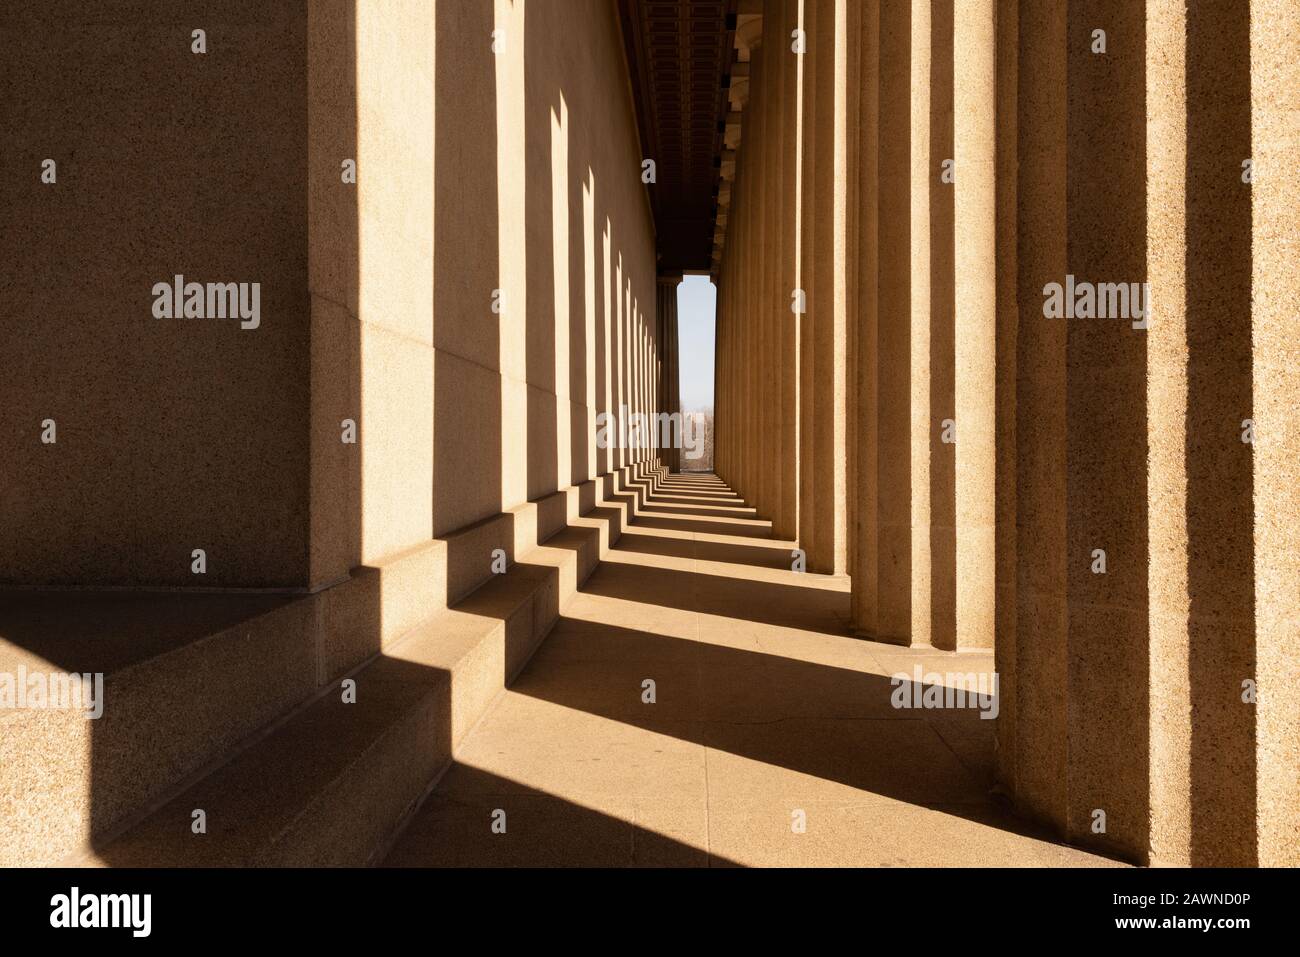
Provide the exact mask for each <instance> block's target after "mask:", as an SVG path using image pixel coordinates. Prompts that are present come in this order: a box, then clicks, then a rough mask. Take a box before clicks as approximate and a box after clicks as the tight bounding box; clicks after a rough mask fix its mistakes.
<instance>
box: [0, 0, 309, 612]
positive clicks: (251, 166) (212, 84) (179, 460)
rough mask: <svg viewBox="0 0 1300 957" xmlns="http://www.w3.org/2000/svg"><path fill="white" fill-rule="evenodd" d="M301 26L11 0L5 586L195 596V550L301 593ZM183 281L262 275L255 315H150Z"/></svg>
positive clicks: (273, 10) (257, 11) (241, 9)
mask: <svg viewBox="0 0 1300 957" xmlns="http://www.w3.org/2000/svg"><path fill="white" fill-rule="evenodd" d="M306 19H307V7H306V5H305V4H274V5H268V4H265V3H261V2H258V0H236V2H233V3H224V2H221V3H218V2H203V3H197V4H192V5H187V6H185V7H172V6H167V5H163V6H159V5H158V4H155V3H149V2H145V0H114V2H110V3H105V4H101V5H97V6H96V7H95V8H94V9H93V10H88V9H87V8H86V6H85V5H84V4H81V3H72V2H62V0H58V2H49V3H11V4H5V5H4V7H3V9H0V36H3V37H4V38H5V39H4V43H3V56H2V57H0V60H2V61H3V64H4V66H3V70H4V86H5V90H6V96H5V104H4V107H3V117H4V120H3V125H4V128H5V131H6V132H5V136H6V139H7V141H8V143H9V146H8V147H7V148H6V150H5V156H4V160H3V161H2V162H3V167H2V168H0V182H3V186H2V187H0V190H2V191H3V192H2V194H0V205H2V206H3V207H4V209H5V227H4V229H3V230H0V256H2V257H3V261H4V262H5V264H6V266H5V269H4V271H3V278H2V279H0V292H2V293H3V296H4V299H5V301H6V302H7V303H8V304H9V305H8V306H7V311H6V320H5V334H4V338H5V353H6V356H7V359H8V371H7V373H6V374H5V375H4V377H3V382H0V407H2V408H3V409H4V421H5V427H4V428H3V429H0V458H3V460H4V462H5V481H4V487H3V492H0V525H3V527H4V528H5V529H6V533H5V534H4V536H3V537H0V583H20V584H24V585H47V584H60V585H62V584H102V585H110V584H111V585H144V584H167V585H185V586H193V585H194V584H196V582H195V579H196V578H198V577H199V576H195V575H193V574H192V573H191V570H190V568H191V552H192V551H193V550H194V549H196V548H202V549H204V550H205V551H206V553H207V573H206V575H205V576H203V577H202V581H201V583H202V584H204V585H207V586H218V587H219V586H230V585H275V586H300V585H303V584H305V583H306V581H307V576H308V568H307V562H308V545H307V543H308V498H309V495H308V434H309V430H308V394H309V386H310V382H309V368H308V341H309V318H310V314H309V306H308V297H307V252H308V249H307V229H308V211H307V192H308V191H307V153H308V150H307V109H306V105H307V43H306V37H307V30H306ZM196 28H203V29H205V30H206V32H207V52H206V53H204V54H196V53H193V52H191V44H192V40H191V31H192V30H194V29H196ZM269 90H274V91H275V95H274V96H268V95H267V91H269ZM47 158H49V159H53V160H54V161H55V163H56V164H57V166H56V176H57V179H56V181H55V182H54V183H51V184H47V183H43V182H42V181H41V172H42V162H43V160H45V159H47ZM178 274H180V275H183V276H185V278H186V280H187V281H196V282H204V283H207V282H250V283H251V282H258V283H260V284H261V285H260V325H259V326H258V328H256V329H241V328H240V326H239V323H238V322H235V321H233V320H228V319H227V320H221V319H189V320H186V319H158V318H154V316H153V311H152V306H153V298H154V297H153V295H152V288H153V285H154V283H156V282H159V281H167V282H170V281H172V278H173V277H174V276H176V275H178ZM47 419H52V420H54V422H55V424H56V428H57V442H56V443H55V444H44V443H42V441H41V434H42V423H43V421H44V420H47Z"/></svg>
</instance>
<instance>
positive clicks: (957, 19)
mask: <svg viewBox="0 0 1300 957" xmlns="http://www.w3.org/2000/svg"><path fill="white" fill-rule="evenodd" d="M765 10H766V11H767V14H768V15H767V17H765V21H766V22H765V29H764V39H763V42H762V46H761V48H759V49H758V50H756V51H754V53H753V56H752V63H751V92H750V103H749V105H748V109H747V111H746V114H745V123H744V142H743V143H742V145H741V150H740V155H739V158H738V163H737V174H736V182H735V184H734V187H733V199H732V203H731V214H730V216H731V221H730V222H729V223H728V226H727V236H726V245H725V249H724V254H723V260H722V264H721V269H720V274H719V280H718V281H719V289H720V291H719V323H718V324H719V358H718V375H719V379H718V386H719V399H718V401H719V416H718V450H719V452H718V455H719V457H718V469H719V471H720V473H722V474H723V476H724V478H726V479H727V481H728V482H730V483H732V484H733V485H734V486H735V487H737V488H738V489H740V490H741V491H742V493H743V494H745V495H746V497H747V498H749V499H751V500H752V501H753V502H754V503H755V504H756V505H757V507H758V508H759V510H760V513H762V514H765V515H768V516H771V517H772V518H773V520H774V522H775V523H776V525H777V529H778V532H779V533H781V534H785V535H789V536H791V537H794V538H797V541H798V543H799V545H800V547H802V548H804V549H805V550H806V551H807V553H808V559H809V562H808V567H809V569H810V570H814V571H823V572H830V573H835V572H841V571H845V570H847V571H848V573H849V574H850V575H851V576H852V585H853V605H852V620H853V626H854V627H855V629H857V631H858V632H859V633H860V634H862V635H864V636H867V637H871V638H874V639H877V640H883V641H889V642H895V643H902V644H909V645H913V646H933V647H935V648H939V649H950V650H983V651H988V650H993V651H994V653H995V661H996V667H997V670H998V673H999V676H1000V685H1001V704H1000V718H999V727H998V745H999V754H998V761H999V773H1000V776H1001V779H1002V782H1003V785H1004V787H1005V788H1006V790H1007V791H1008V792H1009V793H1010V794H1011V795H1012V796H1013V798H1014V799H1015V800H1016V802H1017V803H1018V804H1019V805H1020V807H1021V808H1022V809H1023V810H1025V811H1026V812H1028V813H1029V814H1031V815H1033V816H1035V817H1038V818H1040V819H1042V820H1044V821H1046V822H1048V823H1050V824H1051V825H1053V826H1054V827H1055V828H1056V829H1057V830H1058V831H1060V832H1061V833H1062V834H1063V835H1065V836H1067V837H1068V838H1070V839H1072V840H1076V841H1078V842H1080V843H1085V844H1089V845H1092V846H1098V847H1102V848H1104V849H1108V850H1112V851H1114V852H1116V853H1119V854H1121V855H1122V856H1125V857H1127V858H1129V859H1133V860H1138V861H1150V862H1156V863H1174V864H1177V863H1191V864H1250V863H1261V864H1266V863H1295V862H1297V861H1298V860H1300V718H1298V717H1297V713H1296V711H1295V709H1294V707H1292V706H1291V702H1292V701H1293V700H1294V698H1295V695H1296V694H1297V693H1300V665H1298V664H1297V661H1298V660H1300V659H1298V658H1297V656H1296V653H1295V652H1296V649H1295V647H1294V645H1295V642H1296V639H1297V636H1300V627H1297V625H1298V624H1300V548H1297V544H1300V542H1298V541H1297V539H1298V538H1300V532H1297V528H1300V465H1298V464H1297V463H1300V437H1297V435H1296V431H1295V430H1294V429H1290V428H1288V423H1289V421H1293V419H1291V420H1288V417H1287V416H1288V414H1290V415H1292V416H1294V414H1295V413H1296V412H1297V411H1300V373H1297V371H1296V370H1297V369H1300V363H1297V361H1296V360H1297V359H1298V358H1300V356H1298V355H1297V351H1298V349H1300V347H1298V346H1297V341H1300V336H1297V332H1300V329H1298V328H1297V326H1298V322H1297V317H1296V313H1295V303H1296V302H1297V301H1300V296H1297V292H1298V291H1300V290H1297V281H1296V277H1295V271H1294V269H1293V268H1289V267H1288V265H1287V264H1288V262H1293V261H1294V258H1295V242H1296V235H1297V223H1296V218H1297V210H1300V203H1298V202H1297V201H1296V200H1297V197H1296V187H1295V185H1294V184H1293V183H1292V182H1291V181H1290V178H1289V174H1288V170H1289V169H1290V168H1292V167H1294V165H1295V159H1296V150H1297V143H1298V141H1300V129H1298V122H1300V121H1298V120H1297V117H1298V116H1300V104H1298V103H1297V92H1296V91H1297V90H1298V89H1300V84H1298V83H1297V82H1296V80H1297V78H1298V77H1297V72H1298V71H1297V68H1296V66H1295V64H1294V60H1293V58H1292V57H1289V56H1288V51H1290V50H1293V49H1294V48H1295V45H1296V40H1297V38H1298V36H1300V26H1298V25H1297V20H1298V18H1300V13H1298V12H1297V11H1296V9H1295V8H1294V6H1288V5H1287V4H1286V3H1284V2H1280V0H1279V2H1274V0H1253V2H1251V3H1250V5H1249V11H1248V13H1249V15H1247V11H1246V8H1245V7H1234V8H1232V9H1231V10H1228V9H1226V8H1220V7H1215V8H1213V9H1211V8H1208V7H1203V6H1199V5H1198V6H1193V7H1191V8H1190V9H1189V8H1187V7H1186V5H1185V4H1183V3H1182V2H1180V0H1153V2H1152V3H1150V4H1147V5H1146V6H1145V7H1144V6H1143V5H1134V4H1132V3H1129V2H1125V0H1095V2H1089V3H1082V2H1077V0H1069V2H1066V0H1062V2H1059V3H1052V4H1036V3H1022V4H1016V3H1013V2H995V0H962V2H960V3H956V2H953V0H884V2H882V3H880V4H857V3H852V2H848V0H803V2H794V0H791V2H787V3H774V4H769V5H768V7H767V8H765ZM801 37H802V39H803V41H804V42H803V44H801V43H800V38H801ZM791 220H793V221H791ZM1067 300H1068V301H1067ZM801 306H802V307H803V308H804V311H803V312H800V311H798V310H799V308H800V307H801ZM792 307H793V311H792Z"/></svg>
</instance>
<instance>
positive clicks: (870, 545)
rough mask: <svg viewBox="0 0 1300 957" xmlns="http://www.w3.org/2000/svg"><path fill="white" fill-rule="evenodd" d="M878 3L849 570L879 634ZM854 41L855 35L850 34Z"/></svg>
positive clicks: (872, 35)
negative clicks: (853, 503) (877, 595)
mask: <svg viewBox="0 0 1300 957" xmlns="http://www.w3.org/2000/svg"><path fill="white" fill-rule="evenodd" d="M880 16H881V14H880V7H879V6H878V5H876V4H867V5H866V6H864V7H863V9H862V11H861V20H860V23H859V29H858V35H857V37H856V42H857V45H858V58H857V70H856V76H857V78H858V84H857V86H858V100H857V114H856V119H857V125H858V143H857V153H856V155H857V169H856V173H857V214H856V220H855V222H854V228H855V229H856V234H857V244H856V253H855V255H854V258H853V260H851V261H852V262H856V268H857V277H856V280H857V281H856V296H855V300H856V301H855V304H854V305H855V308H854V310H853V312H852V317H853V321H854V323H855V326H856V328H855V330H854V331H855V346H854V349H853V351H852V359H853V361H852V363H851V365H850V372H849V383H850V400H849V411H850V426H849V434H850V436H851V437H852V441H851V444H850V445H851V454H852V459H851V461H852V463H853V470H852V472H853V481H852V484H851V485H850V494H851V495H852V497H853V499H854V500H855V505H856V507H855V510H854V515H853V524H852V525H851V526H850V532H851V534H850V537H849V541H850V553H849V560H850V565H849V574H850V575H851V576H852V579H853V595H852V621H853V626H854V628H856V629H858V630H859V631H862V632H864V633H866V634H870V635H875V634H878V621H877V609H878V600H877V597H876V592H877V588H878V580H877V579H878V576H879V534H880V533H879V528H880V524H879V516H878V513H877V507H876V506H877V500H878V494H877V487H878V486H877V469H878V462H879V459H878V455H877V449H878V434H879V426H878V419H879V414H880V413H879V403H878V400H877V389H878V358H879V352H878V342H879V337H878V328H879V325H878V316H879V314H878V311H877V301H878V284H879V272H878V269H877V263H878V257H879V245H878V242H877V238H878V229H879V225H878V224H879V216H878V215H877V210H878V204H879V175H878V170H879V161H880V128H879V124H880ZM851 42H852V38H851Z"/></svg>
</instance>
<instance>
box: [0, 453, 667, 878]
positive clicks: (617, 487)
mask: <svg viewBox="0 0 1300 957" xmlns="http://www.w3.org/2000/svg"><path fill="white" fill-rule="evenodd" d="M655 481H657V473H655V472H654V470H653V468H651V467H648V466H641V467H635V468H628V469H626V470H621V471H620V472H617V473H611V474H610V475H606V476H603V477H602V478H600V479H598V480H596V481H594V482H587V483H584V484H582V485H579V486H573V487H569V488H566V489H562V490H560V491H558V492H556V493H553V494H552V495H549V496H546V497H545V498H543V499H541V500H539V501H536V502H529V503H526V504H524V505H521V506H519V507H518V508H515V509H512V510H510V511H509V512H505V513H502V514H501V515H498V516H493V517H491V518H490V519H488V520H485V521H483V522H479V523H475V524H474V525H472V526H469V527H468V528H465V529H461V530H459V531H457V532H456V533H454V534H452V535H448V536H446V537H444V538H442V539H438V540H435V541H431V542H429V543H426V544H424V545H421V546H419V547H417V548H413V549H409V550H407V551H405V552H402V553H400V554H397V555H393V556H390V557H389V558H387V559H386V560H384V561H382V562H380V563H377V564H376V565H375V566H373V567H363V568H358V569H355V570H354V572H353V574H352V575H351V576H350V578H349V579H348V580H347V581H345V582H342V583H340V584H338V585H336V586H334V587H331V588H328V589H325V590H324V591H321V592H318V593H316V594H312V595H266V594H230V593H209V594H196V593H191V592H140V591H131V592H114V591H85V590H58V591H8V592H5V593H3V594H2V595H0V673H2V674H10V675H16V674H20V673H25V672H31V673H37V674H48V673H52V672H59V673H65V672H76V673H90V674H94V673H99V674H102V675H103V699H104V701H105V708H104V713H103V716H102V717H100V718H99V719H97V720H93V721H91V720H87V719H86V718H85V717H84V716H83V715H82V714H81V713H80V712H74V711H58V710H36V709H13V710H9V709H6V710H0V865H3V866H15V865H39V864H51V863H55V862H58V861H60V860H63V859H65V858H69V857H70V856H71V857H77V856H79V855H81V854H83V853H85V851H86V849H87V848H88V847H89V846H91V845H92V844H102V843H103V840H104V839H105V837H109V836H111V835H113V834H115V833H118V832H120V831H121V830H122V829H123V828H124V827H127V826H129V825H130V824H132V823H133V822H134V821H137V820H138V819H139V818H140V817H141V816H142V815H143V814H145V813H147V811H148V809H149V808H152V807H155V806H156V805H157V803H158V802H159V801H161V800H162V799H163V798H164V797H165V796H166V795H168V794H170V793H174V792H175V791H176V790H177V789H178V788H179V787H181V786H183V785H184V784H185V783H186V782H188V781H192V780H193V779H195V778H196V777H198V776H201V775H203V774H204V773H205V772H207V771H209V770H210V769H212V768H214V767H216V766H218V765H219V764H221V763H222V762H226V761H229V759H230V755H232V754H235V753H238V752H239V751H241V750H242V749H244V748H246V747H247V746H248V744H249V742H250V741H253V740H256V739H257V738H258V737H259V735H260V734H261V731H262V729H264V728H266V727H267V726H268V725H270V724H272V723H274V722H276V721H278V720H281V719H282V718H283V717H284V716H285V715H287V714H290V713H296V712H295V709H299V708H300V707H301V706H302V705H303V703H304V702H308V701H311V700H312V699H314V698H315V697H316V696H317V695H319V694H321V693H322V692H323V691H325V692H328V691H329V690H330V689H333V688H335V687H336V686H337V684H338V682H339V680H340V679H341V678H342V677H343V676H344V675H346V674H348V673H350V672H351V671H353V670H354V669H356V668H358V667H359V666H361V665H362V664H363V663H365V662H367V661H369V660H370V659H372V658H374V656H376V655H377V654H381V655H382V654H387V653H388V651H389V650H390V649H391V648H392V647H394V646H395V645H396V644H398V643H399V642H402V641H403V640H404V639H405V638H406V637H408V636H411V635H412V634H413V633H414V632H415V631H416V630H417V629H420V628H421V626H422V625H423V624H424V623H428V622H431V621H433V620H434V619H435V618H438V617H439V616H441V615H444V614H445V613H446V612H447V610H448V608H449V607H457V608H459V607H460V603H463V602H464V601H465V600H466V599H467V598H470V597H475V600H477V601H480V602H482V601H485V600H487V597H488V594H489V593H488V592H485V593H484V594H483V595H481V596H480V595H479V594H478V593H479V591H482V590H483V589H482V586H483V585H484V584H485V583H488V582H489V580H495V581H494V587H493V589H492V592H500V591H503V590H509V589H511V588H521V587H522V586H519V585H516V584H515V583H516V582H517V581H520V580H525V579H526V580H529V581H532V582H533V583H534V585H535V586H536V587H537V588H540V589H543V590H544V589H545V588H546V587H551V593H553V594H554V595H555V596H557V597H554V598H549V599H545V600H544V601H543V605H544V606H546V607H548V609H549V605H550V604H553V603H555V602H558V601H559V600H560V599H559V598H558V595H560V594H563V593H564V591H565V590H566V589H568V588H572V587H573V586H574V583H575V582H577V581H581V577H579V574H580V573H581V575H584V576H585V574H587V573H589V571H590V567H591V565H592V563H594V562H595V561H598V560H599V555H600V553H601V550H602V548H607V547H608V545H609V544H610V542H611V541H612V539H611V538H610V537H609V536H610V535H611V534H612V536H613V538H615V539H616V538H617V534H618V530H620V529H621V527H622V525H623V524H624V523H626V521H628V519H629V518H630V515H631V514H632V513H633V512H634V511H635V510H636V508H638V507H639V503H640V502H641V501H643V500H644V495H645V491H644V490H645V489H648V488H649V487H650V486H651V485H652V484H653V483H654V482H655ZM583 513H587V514H589V515H595V516H600V520H591V519H586V518H583V517H582V515H583ZM586 525H590V527H591V529H593V530H594V531H595V535H594V537H593V538H592V541H591V543H590V544H587V545H583V547H582V548H581V549H580V550H578V551H573V550H568V549H563V548H562V544H561V543H565V544H572V542H573V541H575V536H578V535H580V534H581V531H580V530H581V529H582V528H583V527H584V526H586ZM602 529H603V530H604V531H602ZM557 533H560V535H561V537H558V538H557V537H556V536H557ZM602 536H603V537H602ZM551 540H553V542H552V541H551ZM538 541H547V545H546V550H545V551H543V550H539V549H538V545H537V542H538ZM495 548H501V549H502V550H503V551H504V552H505V553H506V556H507V558H508V560H509V561H510V562H511V564H510V566H509V567H510V574H507V575H505V576H500V575H494V574H493V562H492V554H493V549H495ZM555 549H562V550H564V551H567V553H568V555H569V556H570V558H571V559H572V561H568V562H559V558H560V557H562V556H560V555H559V554H558V553H557V552H555V551H554V550H555ZM525 554H527V555H528V561H527V562H522V563H521V562H517V561H516V560H515V559H516V557H517V556H520V555H525ZM579 559H580V561H579ZM548 562H549V563H551V564H550V565H549V567H548ZM557 562H558V563H557ZM507 579H508V580H509V582H510V584H505V583H504V582H505V581H506V580H507ZM530 587H531V586H530ZM554 613H555V612H554V609H549V610H548V614H550V615H551V620H553V617H554ZM530 637H531V636H530ZM526 646H527V643H526V642H525V643H524V645H523V646H520V645H518V644H512V645H511V646H510V647H511V648H513V649H517V648H519V647H526ZM520 654H523V652H519V651H517V650H516V651H514V652H512V655H514V656H515V657H518V655H520ZM512 663H514V658H513V657H512ZM376 674H379V672H376ZM500 680H502V679H501V676H498V684H499V682H500Z"/></svg>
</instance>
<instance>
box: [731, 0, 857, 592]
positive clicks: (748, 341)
mask: <svg viewBox="0 0 1300 957" xmlns="http://www.w3.org/2000/svg"><path fill="white" fill-rule="evenodd" d="M819 12H820V14H821V15H822V16H823V17H825V18H826V19H827V22H828V23H829V24H830V25H831V28H830V29H828V30H827V31H826V32H824V33H819V32H817V31H816V30H814V29H812V28H811V24H812V22H813V20H814V19H815V17H816V16H817V15H818V13H819ZM846 15H847V12H846V9H844V8H838V9H837V6H836V4H835V3H834V2H833V0H831V2H816V3H814V2H807V3H803V2H799V0H779V2H774V3H769V4H767V5H765V7H764V16H763V30H762V34H761V36H759V37H757V38H756V40H755V43H754V45H753V46H752V47H751V48H748V49H746V50H742V51H741V58H742V62H746V63H747V64H748V76H749V78H748V84H749V91H750V92H749V102H748V104H747V107H746V110H745V113H744V126H743V131H744V142H743V144H742V146H741V149H740V151H739V155H738V157H737V161H736V172H735V181H734V183H732V184H731V195H732V200H731V205H730V209H731V212H730V214H729V215H730V221H729V222H728V224H727V238H726V244H725V246H724V250H723V257H722V263H721V266H720V269H719V274H718V306H717V328H718V359H717V362H718V376H717V383H718V394H717V399H716V402H717V407H718V409H717V417H718V423H719V424H718V428H717V433H716V434H717V439H716V442H717V466H716V467H717V470H718V472H719V474H721V475H722V476H723V477H724V478H725V479H726V480H727V481H728V483H729V484H731V485H732V486H733V487H734V488H736V489H737V490H738V491H740V493H741V494H743V495H744V496H745V497H746V498H747V499H748V500H749V501H750V502H751V503H753V504H754V505H755V507H756V508H757V509H758V510H759V512H760V513H761V514H764V515H766V516H768V517H770V518H771V519H772V522H773V527H774V534H776V535H777V536H778V537H782V538H790V539H794V538H798V540H799V545H800V547H801V548H802V549H803V550H804V551H805V552H806V555H807V567H808V568H809V569H810V570H813V571H818V572H824V573H828V574H844V573H845V572H846V570H847V534H848V529H847V505H848V502H847V495H846V492H847V486H846V482H847V471H846V469H847V459H846V457H845V442H846V411H845V403H844V396H845V388H846V381H847V380H846V375H847V352H846V348H845V346H846V343H845V336H844V330H845V324H846V321H847V289H846V285H845V280H844V275H845V270H844V266H845V257H846V255H847V248H846V246H845V244H844V237H845V231H844V220H845V216H846V214H847V208H848V207H847V203H848V200H847V196H846V193H845V186H846V182H847V175H848V169H847V161H848V141H847V132H848V126H847V122H846V114H845V102H844V100H845V96H846V94H847V91H846V90H845V89H844V88H843V87H842V86H841V87H840V88H839V92H838V93H837V92H836V86H835V84H834V78H835V73H834V67H835V64H836V63H837V58H839V59H842V58H843V57H844V56H845V54H846V44H845V43H844V42H843V40H844V35H843V33H842V32H841V33H839V34H837V33H836V31H835V30H834V29H833V27H834V23H835V19H836V17H837V16H840V17H843V16H846ZM796 30H797V31H801V32H800V33H799V34H798V35H793V34H794V31H796ZM837 36H838V37H839V40H838V41H837ZM837 44H838V45H837ZM796 46H798V47H799V48H800V49H802V50H805V51H806V52H803V53H796V52H795V49H794V48H795V47H796ZM818 56H819V57H820V58H821V60H822V61H823V62H825V63H826V64H827V70H826V71H822V72H818V71H816V70H814V69H812V68H811V66H810V64H809V61H810V60H811V59H813V58H814V57H818ZM823 97H824V98H826V101H827V105H826V106H825V107H824V108H822V109H821V113H820V114H818V113H817V112H816V111H817V109H818V101H819V99H820V98H823ZM814 131H815V132H816V133H817V134H818V135H814ZM820 135H824V139H825V142H824V144H821V142H820V140H819V136H820Z"/></svg>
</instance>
